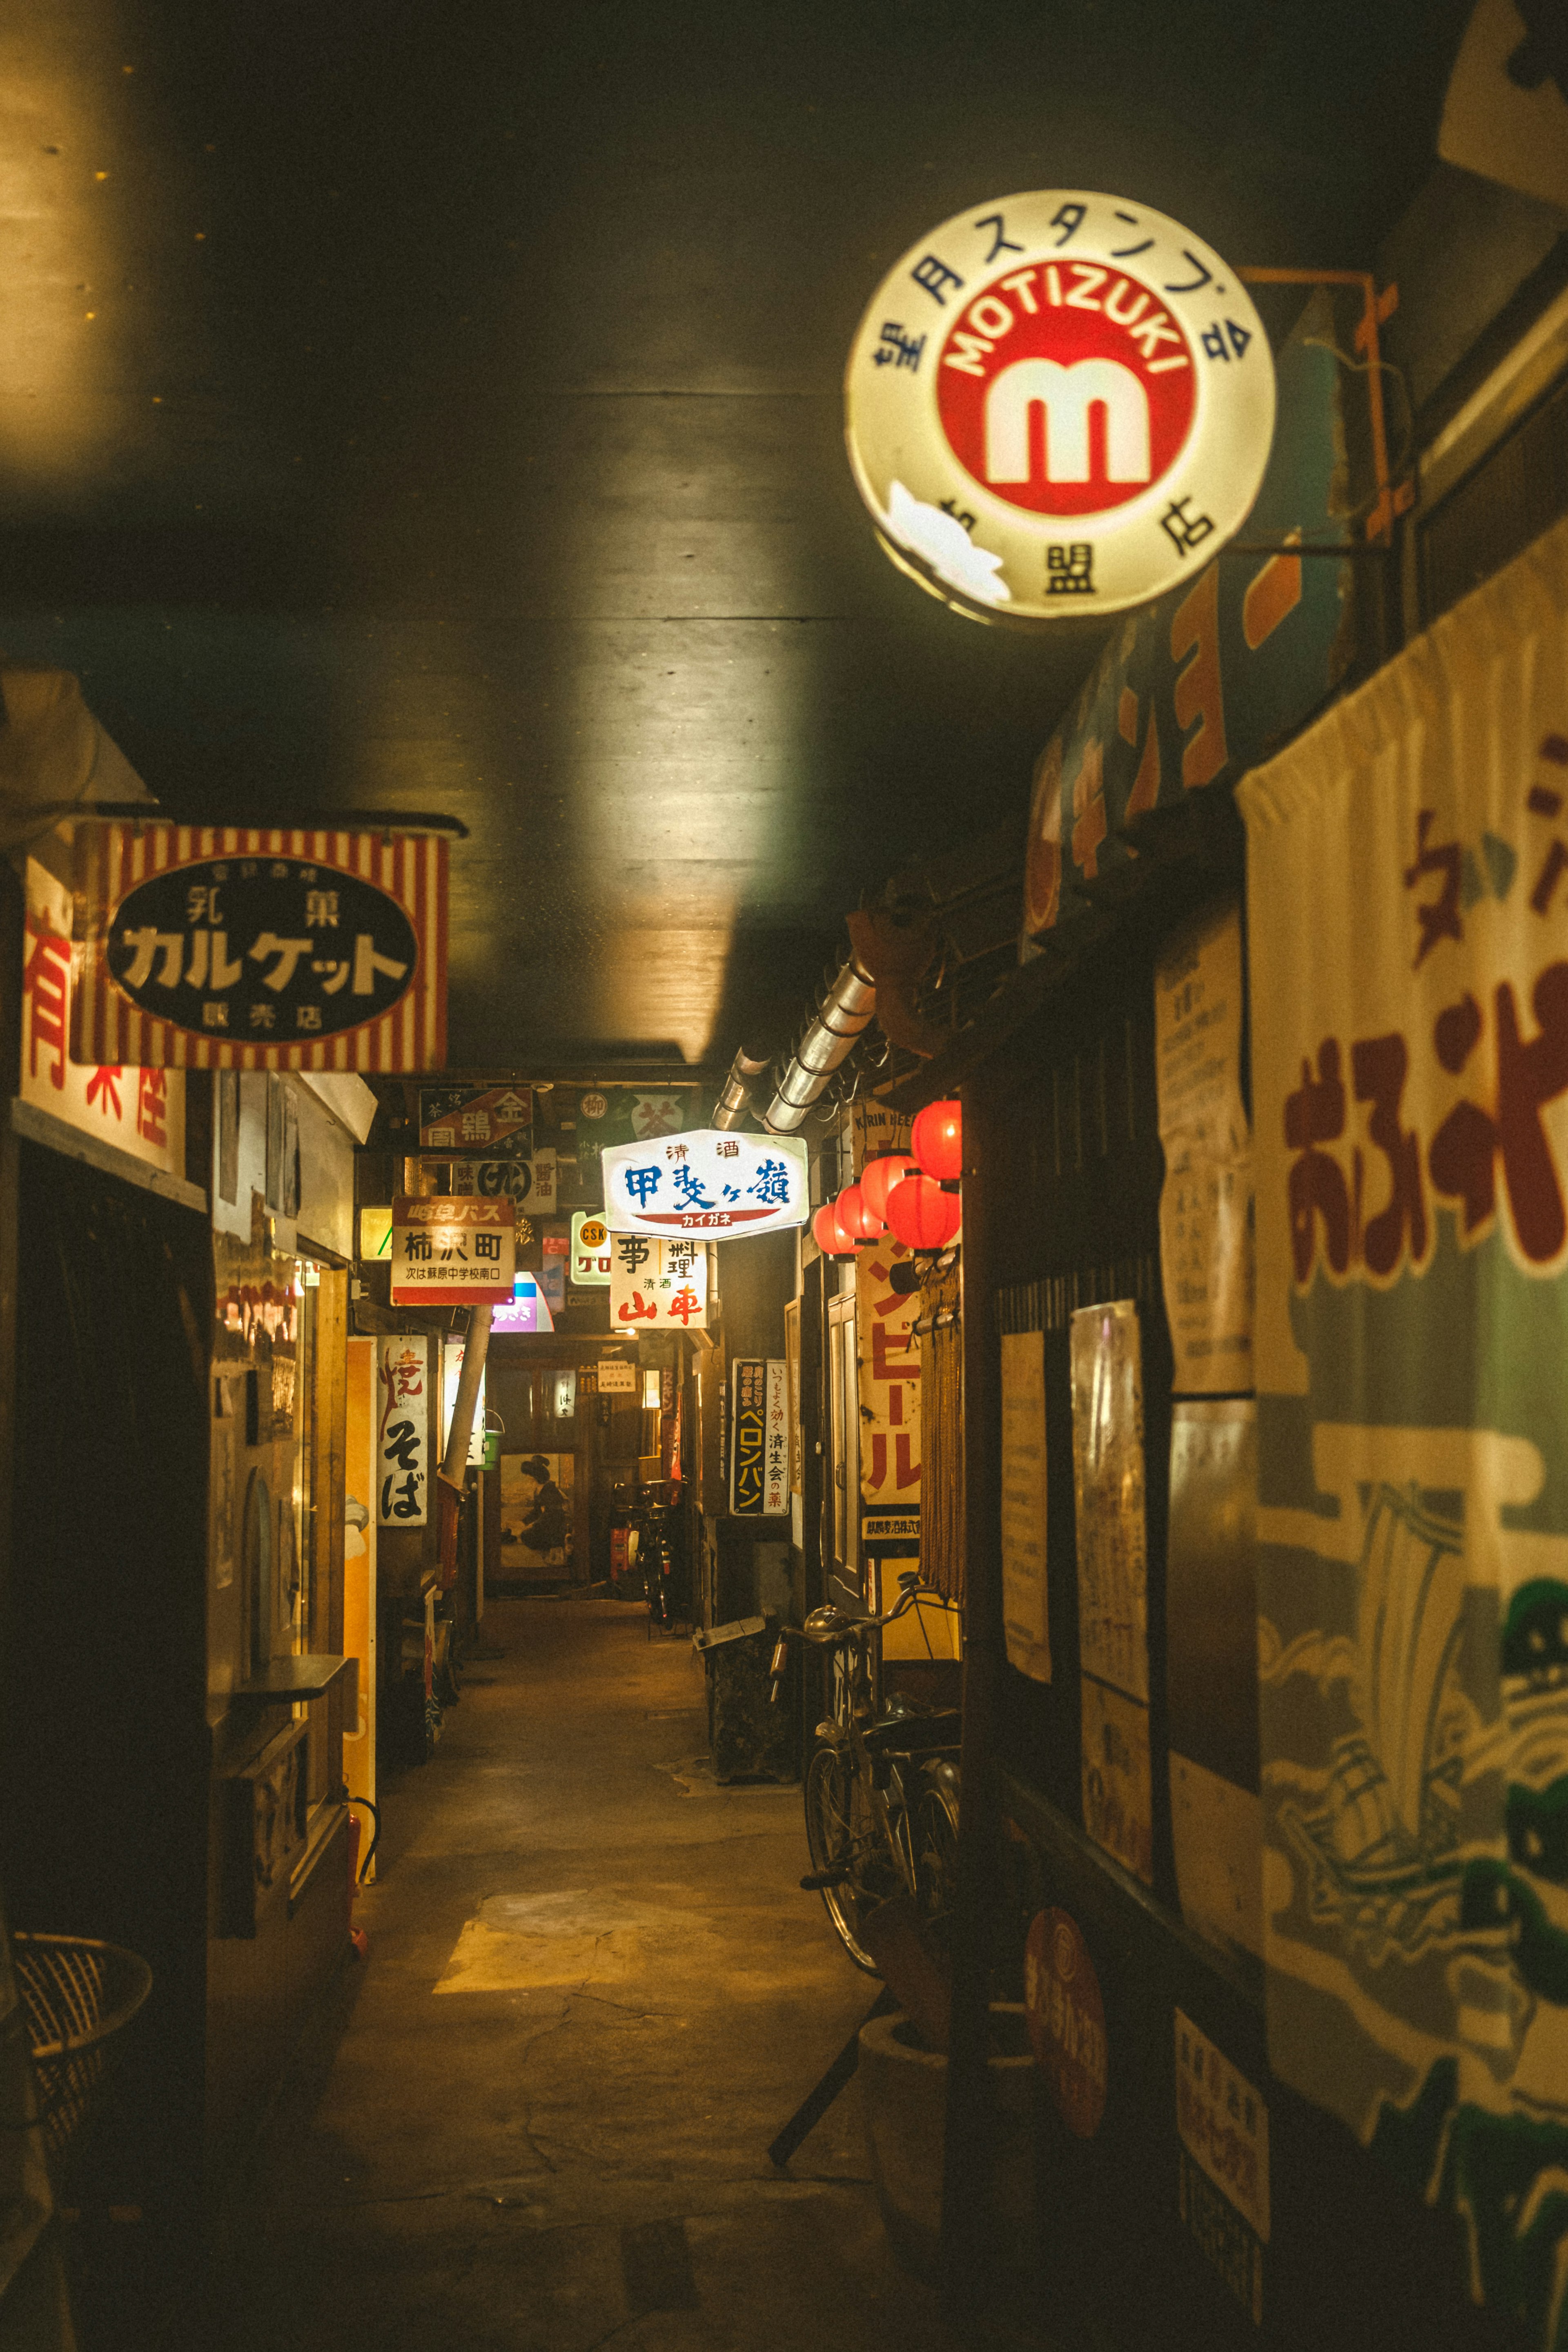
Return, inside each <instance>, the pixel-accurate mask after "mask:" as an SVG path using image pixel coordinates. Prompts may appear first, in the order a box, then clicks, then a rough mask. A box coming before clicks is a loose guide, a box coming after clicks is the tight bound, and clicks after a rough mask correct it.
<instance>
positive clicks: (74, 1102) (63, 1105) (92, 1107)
mask: <svg viewBox="0 0 1568 2352" xmlns="http://www.w3.org/2000/svg"><path fill="white" fill-rule="evenodd" d="M70 931H71V894H70V892H69V891H68V889H67V887H66V886H65V884H64V883H63V882H59V881H57V880H56V878H55V877H54V876H53V875H52V874H51V873H50V872H49V871H48V869H47V867H46V866H40V865H39V864H38V862H37V858H33V857H29V858H28V860H27V915H26V941H25V952H24V960H23V965H22V1083H21V1087H20V1089H19V1091H20V1095H21V1099H22V1100H23V1102H25V1103H31V1104H34V1105H35V1106H36V1107H37V1108H38V1109H39V1110H42V1111H47V1113H48V1114H49V1116H50V1117H51V1118H58V1119H63V1120H64V1121H65V1123H66V1125H67V1126H68V1127H74V1128H76V1129H79V1132H80V1133H81V1134H83V1135H87V1136H90V1137H92V1138H93V1139H94V1140H95V1141H97V1142H100V1143H111V1144H113V1145H114V1146H115V1147H116V1149H117V1150H121V1151H128V1152H129V1153H130V1154H131V1156H132V1159H133V1160H144V1161H145V1162H146V1164H147V1165H148V1166H149V1167H150V1168H157V1169H161V1170H162V1171H163V1173H164V1174H165V1175H167V1176H173V1177H175V1178H177V1179H178V1180H180V1181H182V1182H183V1181H184V1173H185V1079H184V1072H183V1071H178V1070H175V1071H170V1070H163V1069H142V1068H137V1067H134V1066H132V1067H129V1068H128V1067H126V1066H124V1065H122V1064H119V1063H111V1064H103V1065H101V1066H100V1065H95V1064H92V1063H85V1064H84V1063H81V1062H73V1061H72V1060H71V1058H70V1053H69V1045H70V1030H71V1001H72V995H73V992H74V975H73V972H72V968H71V952H72V950H71V938H70Z"/></svg>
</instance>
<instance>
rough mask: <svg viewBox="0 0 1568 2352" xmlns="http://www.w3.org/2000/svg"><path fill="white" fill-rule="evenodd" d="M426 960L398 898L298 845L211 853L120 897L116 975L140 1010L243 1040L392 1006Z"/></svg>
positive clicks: (294, 1035) (342, 1022) (301, 1035)
mask: <svg viewBox="0 0 1568 2352" xmlns="http://www.w3.org/2000/svg"><path fill="white" fill-rule="evenodd" d="M418 960H419V944H418V940H417V939H416V936H415V930H414V926H413V923H412V922H411V921H410V919H409V918H408V916H407V915H406V914H405V911H404V909H403V908H402V906H401V905H400V904H399V902H398V901H397V899H395V898H392V897H391V896H390V895H389V894H388V893H387V892H386V891H384V890H382V889H378V888H377V887H376V886H375V884H374V883H373V882H366V881H364V880H363V879H362V878H361V877H359V876H358V875H355V874H345V873H343V872H342V870H341V869H340V868H338V867H336V866H321V865H315V864H312V863H310V861H309V860H308V859H305V858H300V857H213V858H201V859H197V860H196V861H195V863H194V864H191V865H184V866H174V867H172V868H171V869H170V870H169V871H167V872H166V873H163V874H154V875H153V876H151V877H149V879H148V880H146V881H144V882H139V883H138V884H137V885H136V887H135V888H134V889H132V890H131V891H130V892H128V893H127V895H126V897H125V898H122V899H121V902H120V904H119V906H118V907H117V908H115V911H114V917H113V920H112V922H111V924H110V932H109V941H108V961H109V970H110V976H111V978H112V979H113V981H114V983H115V985H116V987H117V988H119V989H120V990H121V992H122V993H123V994H124V995H126V996H128V997H129V998H130V1000H131V1002H132V1004H134V1005H137V1006H138V1007H139V1008H140V1009H141V1010H142V1012H143V1013H153V1014H155V1015H156V1016H157V1018H158V1019H159V1020H161V1021H167V1022H170V1023H172V1024H174V1026H175V1027H177V1028H181V1029H189V1030H193V1031H195V1033H196V1034H199V1035H203V1036H207V1037H216V1038H221V1039H225V1040H228V1041H232V1042H236V1043H243V1044H246V1045H297V1044H298V1043H300V1040H302V1039H309V1038H313V1037H330V1036H335V1035H336V1034H339V1033H340V1032H341V1031H342V1030H345V1029H356V1028H358V1027H359V1026H360V1025H361V1024H362V1023H363V1022H367V1021H378V1020H380V1018H381V1017H382V1015H383V1014H384V1013H390V1012H391V1011H392V1009H393V1007H394V1005H395V1004H396V1003H398V1002H399V1000H400V999H401V998H402V997H403V996H405V994H406V992H407V991H408V990H409V988H410V987H412V985H413V982H414V977H415V971H416V966H417V963H418Z"/></svg>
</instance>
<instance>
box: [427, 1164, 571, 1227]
mask: <svg viewBox="0 0 1568 2352" xmlns="http://www.w3.org/2000/svg"><path fill="white" fill-rule="evenodd" d="M448 1166H449V1168H450V1171H451V1176H450V1187H451V1190H452V1192H454V1193H457V1194H466V1193H470V1192H472V1193H477V1194H478V1195H479V1199H480V1200H483V1201H499V1200H500V1199H501V1198H502V1196H503V1195H504V1196H505V1198H506V1199H507V1200H509V1201H514V1202H516V1203H517V1205H518V1207H519V1208H521V1206H522V1204H523V1202H525V1201H526V1202H527V1203H528V1209H529V1213H530V1215H531V1216H535V1217H552V1216H553V1215H554V1214H555V1183H556V1168H555V1154H554V1151H553V1150H547V1151H535V1152H534V1153H532V1155H531V1157H530V1158H528V1159H517V1160H451V1161H449V1162H448Z"/></svg>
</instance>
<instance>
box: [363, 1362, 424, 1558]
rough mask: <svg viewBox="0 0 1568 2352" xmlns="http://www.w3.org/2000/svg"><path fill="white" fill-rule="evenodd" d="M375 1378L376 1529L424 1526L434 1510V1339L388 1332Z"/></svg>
mask: <svg viewBox="0 0 1568 2352" xmlns="http://www.w3.org/2000/svg"><path fill="white" fill-rule="evenodd" d="M375 1375H376V1391H377V1405H376V1463H375V1468H376V1525H377V1526H378V1527H383V1528H422V1527H423V1526H424V1525H425V1521H426V1516H427V1513H428V1507H429V1495H428V1489H429V1471H430V1340H429V1335H428V1334H427V1333H426V1332H423V1331H384V1332H383V1333H382V1335H381V1337H380V1338H379V1339H377V1341H376V1343H375Z"/></svg>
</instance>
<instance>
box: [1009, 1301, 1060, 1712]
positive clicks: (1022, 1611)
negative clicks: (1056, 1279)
mask: <svg viewBox="0 0 1568 2352" xmlns="http://www.w3.org/2000/svg"><path fill="white" fill-rule="evenodd" d="M1002 1619H1003V1625H1004V1630H1005V1634H1006V1641H1007V1662H1008V1664H1009V1665H1014V1666H1016V1667H1017V1669H1018V1671H1019V1673H1020V1674H1025V1675H1028V1676H1029V1677H1030V1679H1031V1680H1032V1681H1034V1682H1039V1683H1048V1682H1049V1681H1050V1678H1051V1629H1050V1621H1049V1617H1048V1614H1047V1605H1046V1335H1045V1333H1044V1332H1043V1331H1006V1332H1004V1334H1003V1336H1002Z"/></svg>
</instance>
